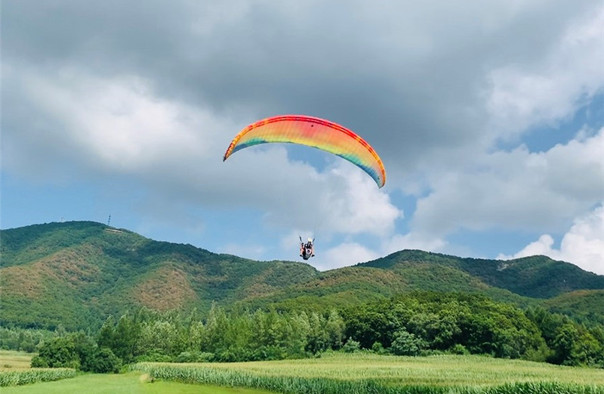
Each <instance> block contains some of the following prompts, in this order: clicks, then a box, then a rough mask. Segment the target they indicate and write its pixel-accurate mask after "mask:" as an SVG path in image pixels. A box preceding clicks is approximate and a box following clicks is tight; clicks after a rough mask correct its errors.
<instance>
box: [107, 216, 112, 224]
mask: <svg viewBox="0 0 604 394" xmlns="http://www.w3.org/2000/svg"><path fill="white" fill-rule="evenodd" d="M110 225H111V215H109V219H107V226H110Z"/></svg>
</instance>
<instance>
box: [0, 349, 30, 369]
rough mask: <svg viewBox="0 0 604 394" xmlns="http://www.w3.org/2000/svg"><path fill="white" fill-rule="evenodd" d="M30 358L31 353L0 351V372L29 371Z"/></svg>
mask: <svg viewBox="0 0 604 394" xmlns="http://www.w3.org/2000/svg"><path fill="white" fill-rule="evenodd" d="M31 357H32V354H31V353H25V352H16V351H13V350H0V371H10V370H15V369H29V368H30V363H31Z"/></svg>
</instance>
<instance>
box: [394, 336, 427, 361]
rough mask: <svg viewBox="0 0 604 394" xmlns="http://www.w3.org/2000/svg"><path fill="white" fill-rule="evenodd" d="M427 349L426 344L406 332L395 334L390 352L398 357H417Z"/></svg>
mask: <svg viewBox="0 0 604 394" xmlns="http://www.w3.org/2000/svg"><path fill="white" fill-rule="evenodd" d="M425 347H426V345H425V342H424V341H423V340H422V339H421V338H418V337H416V336H415V335H413V334H411V333H409V332H407V331H406V330H399V331H397V332H395V333H394V341H392V346H390V351H391V352H392V353H393V354H396V355H397V356H417V355H419V354H420V352H421V351H422V350H423V349H424V348H425Z"/></svg>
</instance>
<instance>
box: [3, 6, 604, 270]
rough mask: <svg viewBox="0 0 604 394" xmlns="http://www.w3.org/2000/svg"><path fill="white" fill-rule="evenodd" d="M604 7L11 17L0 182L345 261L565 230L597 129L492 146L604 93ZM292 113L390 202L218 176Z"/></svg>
mask: <svg viewBox="0 0 604 394" xmlns="http://www.w3.org/2000/svg"><path fill="white" fill-rule="evenodd" d="M603 10H604V8H603V7H602V5H601V3H600V2H593V1H591V0H578V1H573V2H568V1H565V0H553V1H540V0H537V1H526V2H523V1H520V2H518V1H514V2H510V1H505V0H501V1H492V2H489V4H485V3H484V2H481V1H478V0H475V1H471V2H469V3H466V4H465V5H464V6H460V5H459V4H453V3H451V4H448V3H443V2H431V1H427V2H421V3H417V2H400V1H385V2H382V3H381V5H380V7H375V6H374V5H371V4H368V3H366V2H363V1H346V2H335V3H333V2H320V1H308V2H302V3H299V2H295V3H294V2H278V3H276V2H265V1H262V0H260V1H238V0H232V1H231V0H228V1H226V2H212V3H207V4H206V3H200V2H190V1H186V0H183V1H179V0H175V1H173V2H170V4H169V5H168V4H165V3H161V2H145V3H144V4H142V3H141V4H137V3H133V2H123V1H116V0H108V1H105V2H102V3H99V2H95V3H90V4H88V3H86V4H84V3H77V2H72V1H53V2H37V1H30V0H22V1H17V2H9V3H7V4H5V5H4V7H3V18H2V22H3V26H2V29H3V30H2V33H3V39H2V42H1V45H2V54H3V59H2V66H3V67H2V102H3V116H2V132H3V152H2V160H3V169H2V170H3V171H6V172H10V173H11V174H13V175H14V176H17V177H20V176H22V175H24V174H28V175H29V176H31V177H38V178H39V179H53V180H54V179H56V178H57V177H66V178H67V179H69V180H71V181H72V182H74V183H77V182H78V181H81V180H82V179H86V180H89V179H93V178H95V177H109V178H112V177H124V179H125V182H126V183H128V184H129V185H131V187H132V189H133V190H137V192H138V193H141V191H140V190H141V189H144V192H147V193H148V194H149V195H151V196H153V197H152V198H153V199H154V200H155V201H154V204H153V205H154V206H161V207H164V210H165V211H166V212H170V213H171V214H170V215H166V216H169V217H182V216H186V215H178V214H177V212H176V211H178V210H180V211H185V212H186V211H187V210H188V209H191V207H199V206H201V207H204V208H207V209H215V208H217V207H218V209H225V210H227V208H231V207H236V208H239V209H247V210H251V211H253V212H256V213H258V212H260V214H258V215H257V216H258V217H261V218H262V220H263V222H262V223H260V224H257V227H261V226H264V227H266V228H271V229H273V230H274V229H275V228H277V229H288V230H283V231H289V229H291V228H300V229H307V231H309V232H313V231H317V232H318V231H323V232H324V233H326V234H327V236H328V237H329V236H331V235H333V234H345V235H349V236H355V237H357V238H355V241H356V242H351V241H347V242H348V246H350V247H334V251H333V253H334V261H336V262H338V261H344V260H346V258H344V257H342V258H339V257H337V256H335V255H336V254H339V255H342V256H344V254H345V253H347V252H348V251H349V250H355V248H356V247H357V246H358V247H360V248H363V249H362V250H361V249H358V250H357V252H358V253H359V254H360V255H362V256H365V255H366V256H370V255H373V254H375V252H374V251H371V250H369V249H367V248H366V246H364V245H362V242H361V238H360V237H362V236H364V235H367V234H371V235H375V236H377V237H380V238H381V242H382V244H383V246H382V247H381V248H382V249H381V251H393V250H394V249H398V248H403V247H417V248H424V249H429V250H440V249H442V248H447V247H448V246H447V240H446V237H447V235H448V234H451V233H452V232H455V231H456V230H457V229H459V228H469V229H477V230H480V229H486V228H491V227H503V228H505V229H523V230H527V231H537V232H538V233H545V232H551V233H555V232H556V231H559V230H560V229H561V228H564V229H566V228H568V226H569V225H570V223H571V221H572V219H573V218H574V217H575V216H576V215H579V214H580V213H582V212H585V210H586V209H587V207H591V206H593V204H594V202H595V201H600V200H601V190H602V189H601V187H602V179H603V177H602V174H603V172H602V171H603V170H602V159H601V158H602V157H603V156H604V155H602V154H601V146H602V145H601V144H602V141H603V138H604V137H603V132H602V131H599V132H597V133H594V134H590V135H585V136H583V137H581V138H579V137H577V139H576V140H575V141H571V142H567V143H565V144H563V145H558V146H556V147H554V148H552V149H550V150H549V151H547V152H542V153H534V152H530V151H529V150H528V149H527V148H525V147H522V146H520V147H518V148H516V149H515V150H512V151H511V152H503V151H498V150H497V148H496V145H494V141H497V140H499V139H501V138H506V137H508V136H512V135H513V136H522V135H523V133H526V132H527V130H528V129H530V127H531V126H535V125H538V124H552V123H555V122H557V121H559V120H560V119H562V118H565V117H569V116H571V115H572V114H573V113H574V111H576V109H577V108H578V107H579V106H581V105H583V104H585V103H587V102H589V101H590V100H591V99H592V98H593V97H594V96H595V95H596V94H597V93H598V92H599V91H601V89H602V86H603V85H604V76H603V69H602V67H601V64H602V60H603V59H602V50H601V48H602V46H603V40H604V39H603V38H602V37H604V34H603V31H602V26H604V23H603V18H604V16H603V15H604V11H603ZM133 21H136V23H133ZM259 26H262V28H258V27H259ZM279 113H305V114H311V115H315V116H320V117H324V118H328V119H330V120H333V121H336V122H339V123H341V124H343V125H345V126H347V127H350V128H351V129H353V130H355V131H357V132H358V133H359V134H361V135H362V136H363V137H364V138H365V139H367V140H368V141H369V142H370V143H371V144H372V146H374V148H376V150H377V151H378V152H379V153H380V156H381V157H382V159H383V160H384V163H385V165H386V168H387V171H388V183H387V185H386V187H385V188H384V189H377V188H376V187H375V184H374V183H373V182H372V181H371V179H369V178H368V177H366V176H364V174H363V173H362V172H361V171H360V170H359V169H358V168H356V167H354V166H352V165H349V164H348V163H346V162H342V163H340V162H341V160H340V161H338V160H333V161H329V159H327V160H326V162H327V165H325V166H323V167H317V166H315V165H313V164H312V163H310V162H309V161H301V160H299V159H298V158H294V157H293V156H292V155H290V152H291V151H290V150H288V149H287V148H285V147H277V146H264V147H258V148H257V149H255V148H254V149H250V150H246V151H245V152H241V153H238V154H237V155H234V156H233V157H232V158H230V159H229V160H228V161H227V162H225V163H222V161H221V157H222V154H223V152H224V149H225V147H226V146H227V145H228V142H229V141H230V138H232V136H233V135H234V134H235V133H236V132H237V131H239V130H240V129H241V128H242V127H244V126H245V125H247V124H248V123H251V122H253V121H255V120H257V119H259V118H262V117H264V116H269V115H276V114H279ZM597 127H601V126H600V125H598V126H597ZM599 147H600V148H599ZM487 152H489V153H487ZM577 174H580V176H578V175H577ZM70 177H71V178H70ZM302 179H304V181H303V182H302V181H301V180H302ZM400 190H402V191H403V192H404V193H405V194H406V195H412V196H413V197H417V198H418V201H417V207H416V209H415V212H405V219H407V220H410V223H409V227H410V233H408V234H399V235H394V234H397V230H399V229H397V223H399V222H400V221H401V219H403V209H402V208H401V207H398V206H396V203H395V202H393V201H394V199H393V198H392V196H394V195H396V194H395V193H399V192H400ZM144 192H143V193H144ZM172 212H175V214H172ZM309 212H310V213H312V214H309ZM226 216H227V215H226V214H225V215H224V217H226ZM316 218H319V220H317V219H316ZM229 220H231V219H229ZM175 227H177V226H175ZM202 227H203V228H207V229H208V231H211V226H210V227H208V226H205V225H204V226H202ZM399 232H400V231H399ZM334 239H340V238H338V237H334ZM347 239H348V238H347ZM355 245H356V246H355ZM229 248H231V247H230V246H229ZM336 252H337V253H336ZM325 264H327V263H325ZM336 264H340V263H336Z"/></svg>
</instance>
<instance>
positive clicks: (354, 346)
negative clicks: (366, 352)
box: [342, 338, 361, 353]
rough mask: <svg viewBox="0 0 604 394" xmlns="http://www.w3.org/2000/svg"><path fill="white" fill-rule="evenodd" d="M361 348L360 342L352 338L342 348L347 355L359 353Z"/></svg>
mask: <svg viewBox="0 0 604 394" xmlns="http://www.w3.org/2000/svg"><path fill="white" fill-rule="evenodd" d="M360 348H361V343H360V342H358V341H355V340H354V339H352V338H348V340H347V341H346V343H345V344H344V346H342V351H344V352H345V353H354V352H356V351H358V350H359V349H360Z"/></svg>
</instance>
